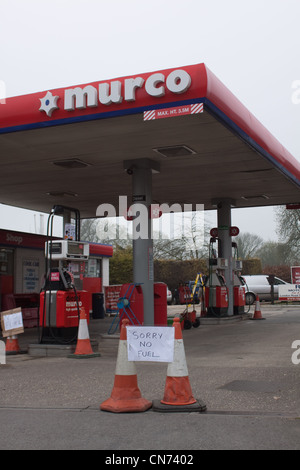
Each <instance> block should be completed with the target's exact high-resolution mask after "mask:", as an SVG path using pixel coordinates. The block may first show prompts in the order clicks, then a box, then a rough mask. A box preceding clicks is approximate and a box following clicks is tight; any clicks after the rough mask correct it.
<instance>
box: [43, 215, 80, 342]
mask: <svg viewBox="0 0 300 470" xmlns="http://www.w3.org/2000/svg"><path fill="white" fill-rule="evenodd" d="M57 207H59V209H58V210H56V208H57ZM68 209H69V208H68ZM62 211H63V206H55V207H54V208H53V210H52V211H51V214H50V216H49V220H48V229H47V232H48V237H49V235H50V234H51V238H50V239H48V240H47V242H46V244H45V259H46V272H45V282H44V286H43V288H42V289H41V293H40V315H39V317H40V318H39V325H40V327H41V329H42V334H41V338H40V343H53V344H57V343H58V344H61V343H62V344H68V343H72V342H75V341H76V340H77V332H78V325H79V316H80V307H84V308H85V310H86V312H88V311H89V297H88V292H87V291H85V290H83V289H82V285H83V275H84V271H85V262H86V261H87V260H88V258H89V244H88V243H84V242H81V241H78V240H68V239H63V240H53V239H52V227H53V217H54V215H57V213H60V214H61V212H62ZM49 232H50V233H49ZM75 234H76V238H77V237H78V236H79V229H78V227H77V226H76V230H75Z"/></svg>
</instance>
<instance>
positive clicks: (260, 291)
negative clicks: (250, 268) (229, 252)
mask: <svg viewBox="0 0 300 470" xmlns="http://www.w3.org/2000/svg"><path fill="white" fill-rule="evenodd" d="M242 278H243V279H244V282H245V287H246V304H247V305H249V304H250V305H252V304H253V303H254V301H255V299H256V295H258V297H259V300H269V301H270V300H272V299H271V284H270V282H269V279H268V278H269V276H268V275H266V274H255V275H254V274H253V275H249V276H242ZM280 284H288V282H285V281H283V280H282V279H279V277H276V276H275V277H274V300H278V286H279V285H280Z"/></svg>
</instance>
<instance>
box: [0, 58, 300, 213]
mask: <svg viewBox="0 0 300 470" xmlns="http://www.w3.org/2000/svg"><path fill="white" fill-rule="evenodd" d="M4 101H5V103H3V104H0V171H1V185H0V202H1V203H4V204H10V205H14V206H18V207H23V208H27V209H33V210H39V211H46V212H48V211H49V210H50V209H51V208H52V207H53V205H54V204H65V205H67V206H72V207H76V208H78V209H79V210H80V213H81V216H82V217H83V218H84V217H95V216H96V209H97V206H98V205H99V204H102V203H111V204H114V205H115V207H118V198H119V196H120V195H130V194H131V192H132V188H131V178H130V177H128V175H127V174H126V172H125V171H124V161H125V160H136V159H141V158H143V159H144V158H147V159H150V160H154V161H157V162H158V164H159V166H160V171H159V172H158V173H157V174H155V175H154V176H153V183H152V184H153V190H152V193H153V202H156V203H160V204H162V203H168V204H170V205H171V204H174V203H180V204H184V203H186V204H204V208H205V209H212V208H214V202H213V201H215V200H221V199H225V198H230V199H232V200H234V206H235V207H253V206H265V205H271V206H272V205H277V204H288V203H299V202H300V194H299V189H300V162H298V161H297V160H296V159H295V158H294V157H293V156H292V155H291V154H290V153H289V152H288V151H287V150H286V149H285V148H284V147H283V146H282V145H281V144H280V143H279V142H278V140H277V139H276V138H275V137H273V136H272V135H271V134H270V132H269V131H268V130H267V129H266V128H265V127H264V126H263V125H262V124H261V123H260V122H259V121H258V120H257V119H256V118H255V117H254V116H253V115H252V114H251V113H250V112H249V111H248V110H247V109H246V108H245V106H244V105H243V104H242V103H241V102H240V101H239V100H238V99H237V98H236V97H235V96H234V95H233V94H232V93H231V92H230V91H229V90H228V89H227V88H226V87H225V86H224V85H223V84H222V83H221V82H220V80H219V79H218V78H217V77H216V76H215V75H214V74H213V73H212V72H211V71H210V70H209V69H208V68H207V67H206V66H205V64H198V65H191V66H184V67H179V68H173V69H168V70H162V71H158V72H150V73H144V74H140V75H135V76H131V77H122V78H117V79H113V80H109V81H101V82H92V83H89V84H85V85H80V86H72V87H67V88H59V89H54V90H49V91H43V92H39V93H33V94H29V95H25V96H16V97H11V98H6V99H5V100H4ZM198 104H199V105H200V104H203V106H196V107H195V105H198ZM193 106H194V108H193V109H197V112H196V113H195V114H192V112H191V108H192V107H193ZM173 109H174V110H175V111H174V113H175V114H173V115H171V110H173ZM168 110H169V111H168ZM178 110H179V111H178ZM149 111H152V112H153V111H155V112H156V114H155V113H152V117H153V116H154V119H151V120H147V119H146V118H145V116H147V114H145V113H147V112H148V113H149ZM180 112H182V115H180ZM157 113H159V114H157ZM148 115H149V114H148ZM172 116H175V117H172ZM155 117H157V118H155ZM162 117H166V118H165V119H161V118H162Z"/></svg>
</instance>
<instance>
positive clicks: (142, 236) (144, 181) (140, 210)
mask: <svg viewBox="0 0 300 470" xmlns="http://www.w3.org/2000/svg"><path fill="white" fill-rule="evenodd" d="M124 168H125V169H126V170H127V173H128V174H131V175H132V203H133V204H135V205H136V206H135V207H136V214H135V215H136V216H137V217H135V219H134V220H133V282H134V283H140V284H142V290H143V297H144V325H148V326H153V325H154V267H153V239H152V219H151V217H149V210H150V206H151V204H152V174H153V173H157V172H159V163H158V162H156V161H153V160H149V159H147V158H145V159H138V160H129V161H125V162H124Z"/></svg>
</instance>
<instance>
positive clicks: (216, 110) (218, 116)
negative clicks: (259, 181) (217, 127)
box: [204, 98, 300, 186]
mask: <svg viewBox="0 0 300 470" xmlns="http://www.w3.org/2000/svg"><path fill="white" fill-rule="evenodd" d="M204 106H205V109H207V110H208V111H209V112H210V113H211V114H212V115H214V117H215V118H216V119H218V120H219V121H221V122H222V124H223V125H225V126H226V127H227V128H228V129H230V130H231V131H232V132H233V134H235V135H237V136H238V137H240V138H241V139H243V140H244V141H245V142H246V143H247V144H248V145H249V146H250V147H252V148H253V149H254V150H256V151H257V152H258V153H259V154H260V155H261V156H262V157H264V158H265V159H266V160H268V161H269V162H270V163H272V165H274V166H275V167H276V168H278V170H280V171H281V172H282V173H283V174H284V175H285V176H287V177H288V178H289V179H291V180H292V181H293V182H294V183H295V184H296V185H297V186H300V180H299V179H298V178H297V177H296V176H295V175H294V174H293V173H291V172H290V171H289V170H288V169H287V168H286V167H285V166H284V165H282V164H281V163H280V162H279V161H278V160H277V159H276V158H274V157H273V156H272V155H271V154H270V153H269V152H267V151H266V150H265V149H263V148H262V147H261V146H260V145H259V144H258V143H257V142H256V141H255V140H254V139H253V138H252V137H250V136H249V135H248V134H247V133H246V132H245V131H243V129H241V128H240V127H239V126H238V125H237V124H235V122H233V121H232V120H231V119H230V118H229V117H228V116H227V115H226V114H225V113H223V111H221V110H220V109H219V108H217V106H215V105H214V104H213V103H212V102H211V101H210V100H208V99H207V98H205V99H204Z"/></svg>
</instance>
